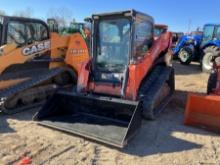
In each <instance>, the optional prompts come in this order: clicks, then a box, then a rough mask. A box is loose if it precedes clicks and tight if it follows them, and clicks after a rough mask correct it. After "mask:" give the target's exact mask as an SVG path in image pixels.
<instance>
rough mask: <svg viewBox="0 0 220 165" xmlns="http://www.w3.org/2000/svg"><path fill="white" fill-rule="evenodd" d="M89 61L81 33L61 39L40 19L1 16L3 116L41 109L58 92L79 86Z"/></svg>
mask: <svg viewBox="0 0 220 165" xmlns="http://www.w3.org/2000/svg"><path fill="white" fill-rule="evenodd" d="M89 58H90V57H89V51H88V48H87V45H86V42H85V40H84V39H83V38H82V36H81V35H80V34H78V33H77V34H72V35H66V36H61V35H58V34H57V33H50V30H49V28H48V26H47V24H46V23H45V22H43V21H41V20H38V19H32V18H31V19H30V18H20V17H9V16H0V112H4V113H6V114H12V113H17V112H20V111H22V110H26V109H30V108H32V107H35V106H39V105H40V104H42V102H44V101H45V100H46V99H47V98H49V97H50V96H51V95H52V94H53V93H54V92H55V91H56V90H58V89H60V88H61V89H62V88H66V87H69V86H72V85H74V83H75V84H76V82H77V75H78V71H79V68H80V65H81V64H82V63H83V62H84V61H87V60H88V59H89Z"/></svg>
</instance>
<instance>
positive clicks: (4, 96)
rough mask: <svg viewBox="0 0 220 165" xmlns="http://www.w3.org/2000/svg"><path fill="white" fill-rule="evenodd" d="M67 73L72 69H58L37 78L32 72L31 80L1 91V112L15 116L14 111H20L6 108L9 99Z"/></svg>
mask: <svg viewBox="0 0 220 165" xmlns="http://www.w3.org/2000/svg"><path fill="white" fill-rule="evenodd" d="M67 71H68V72H70V69H68V68H56V69H51V70H47V71H45V72H38V75H37V76H36V75H33V72H32V77H31V79H29V80H27V81H24V82H21V83H19V84H16V85H14V86H12V87H9V88H6V89H3V90H1V92H0V110H1V111H2V112H4V113H6V114H13V112H12V111H14V113H17V112H18V110H16V109H14V110H11V109H10V110H8V109H6V108H5V106H4V103H5V102H6V101H7V98H10V97H12V96H13V95H14V94H16V93H20V92H22V91H24V90H27V89H28V88H32V87H34V86H36V85H39V84H41V83H43V82H45V81H47V80H49V79H51V78H53V77H55V76H57V75H59V74H61V73H64V72H67ZM29 73H30V72H29ZM29 73H28V72H27V75H29ZM70 73H71V72H70ZM35 106H36V105H33V107H35ZM28 108H30V106H28ZM19 109H20V108H19Z"/></svg>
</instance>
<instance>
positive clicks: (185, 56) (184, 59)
mask: <svg viewBox="0 0 220 165" xmlns="http://www.w3.org/2000/svg"><path fill="white" fill-rule="evenodd" d="M192 59H193V50H192V49H191V48H190V47H184V48H182V49H181V50H180V52H179V61H180V63H181V64H183V65H189V64H190V63H191V62H192Z"/></svg>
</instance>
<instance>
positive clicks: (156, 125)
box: [0, 63, 220, 165]
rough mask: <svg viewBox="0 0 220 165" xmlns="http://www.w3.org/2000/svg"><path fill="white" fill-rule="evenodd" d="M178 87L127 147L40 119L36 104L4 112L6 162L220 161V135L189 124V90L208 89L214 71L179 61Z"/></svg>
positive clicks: (0, 124) (0, 131) (1, 147)
mask: <svg viewBox="0 0 220 165" xmlns="http://www.w3.org/2000/svg"><path fill="white" fill-rule="evenodd" d="M174 66H175V68H176V90H177V91H176V93H175V97H174V99H173V100H172V102H171V103H170V104H169V106H168V107H167V109H166V111H165V112H164V113H163V114H162V115H161V116H160V118H159V119H158V120H157V121H144V122H143V126H142V129H141V130H140V132H139V134H138V135H137V136H136V137H135V139H134V140H133V141H132V142H131V143H130V144H129V145H128V146H127V147H126V148H125V149H123V150H117V149H113V148H109V147H106V146H103V145H100V144H96V143H93V142H90V141H87V140H85V139H82V138H79V137H74V136H71V135H68V134H65V133H61V132H59V131H54V130H51V129H48V128H45V127H41V126H38V125H36V124H35V123H34V122H32V121H31V118H32V116H33V114H34V113H35V112H36V110H31V111H29V112H23V113H20V114H16V115H13V116H3V115H0V164H14V163H15V162H17V161H18V160H19V159H20V157H21V156H22V155H27V156H30V157H32V160H33V164H52V165H56V164H57V165H62V164H68V165H69V164H70V165H72V164H104V165H105V164H109V165H112V164H117V165H118V164H125V165H128V164H129V165H130V164H132V165H133V164H138V165H142V164H150V165H153V164H157V165H159V164H166V165H172V164H177V165H182V164H187V165H191V164H192V165H200V164H201V165H214V164H220V136H219V135H217V134H213V133H210V132H206V131H204V130H200V129H196V128H191V127H187V126H184V125H183V113H184V107H185V102H186V96H187V91H193V92H205V91H206V84H207V79H208V75H207V74H203V73H201V72H200V69H199V66H198V65H195V64H194V65H191V66H190V67H187V66H181V65H180V64H177V63H175V64H174Z"/></svg>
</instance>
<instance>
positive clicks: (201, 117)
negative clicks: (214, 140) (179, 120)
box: [184, 56, 220, 133]
mask: <svg viewBox="0 0 220 165" xmlns="http://www.w3.org/2000/svg"><path fill="white" fill-rule="evenodd" d="M213 61H214V65H213V68H214V69H213V72H212V73H211V74H210V77H209V81H208V87H207V94H208V95H207V96H201V95H195V94H190V95H189V96H188V102H187V106H186V111H185V121H184V122H185V124H186V125H192V126H196V127H202V128H205V129H207V130H211V131H215V132H219V133H220V57H219V56H216V57H215V58H214V59H213Z"/></svg>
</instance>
